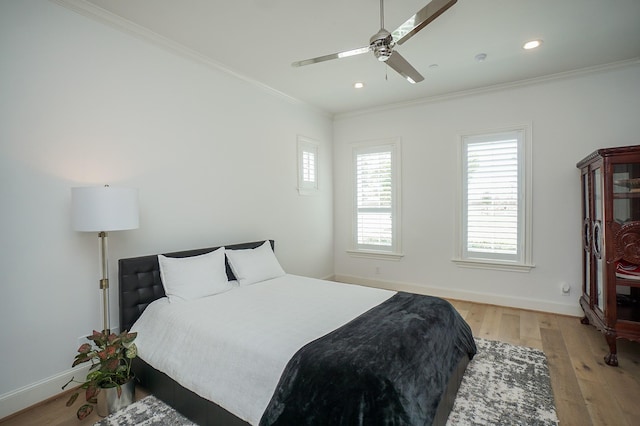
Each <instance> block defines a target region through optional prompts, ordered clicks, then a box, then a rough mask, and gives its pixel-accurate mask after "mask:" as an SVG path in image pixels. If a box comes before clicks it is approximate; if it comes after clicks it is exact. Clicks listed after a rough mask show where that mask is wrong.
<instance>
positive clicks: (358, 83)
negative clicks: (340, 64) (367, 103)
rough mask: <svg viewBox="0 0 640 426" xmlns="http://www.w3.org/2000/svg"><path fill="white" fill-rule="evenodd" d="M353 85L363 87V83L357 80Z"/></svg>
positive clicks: (358, 87) (355, 87)
mask: <svg viewBox="0 0 640 426" xmlns="http://www.w3.org/2000/svg"><path fill="white" fill-rule="evenodd" d="M353 87H354V89H362V88H363V87H364V83H362V82H360V81H358V82H356V83H353Z"/></svg>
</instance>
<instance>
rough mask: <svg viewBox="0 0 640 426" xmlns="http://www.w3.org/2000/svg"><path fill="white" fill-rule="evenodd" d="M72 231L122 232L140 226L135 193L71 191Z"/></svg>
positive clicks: (103, 188) (107, 188) (89, 189)
mask: <svg viewBox="0 0 640 426" xmlns="http://www.w3.org/2000/svg"><path fill="white" fill-rule="evenodd" d="M71 211H72V223H73V229H75V230H76V231H83V232H101V231H124V230H127V229H136V228H138V226H139V213H138V190H137V189H133V188H112V187H110V186H95V187H83V188H71Z"/></svg>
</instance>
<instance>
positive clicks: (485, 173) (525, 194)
mask: <svg viewBox="0 0 640 426" xmlns="http://www.w3.org/2000/svg"><path fill="white" fill-rule="evenodd" d="M528 138H529V128H528V127H527V126H523V127H518V128H513V129H509V130H505V131H500V132H496V133H490V134H476V135H466V136H463V137H462V138H461V163H460V164H461V172H462V173H461V198H460V208H459V218H460V222H459V224H460V226H459V228H458V231H457V232H458V234H459V239H458V256H457V258H456V259H454V260H456V261H457V262H459V263H460V264H461V265H462V266H481V267H498V268H499V269H510V270H522V271H525V270H529V269H530V268H531V267H533V265H532V264H531V220H530V216H531V188H530V186H531V176H530V173H531V171H530V170H531V166H530V161H531V154H530V144H529V143H528V142H527V140H528ZM480 264H482V265H484V266H482V265H480ZM491 265H493V266H491Z"/></svg>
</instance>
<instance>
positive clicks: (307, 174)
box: [298, 136, 318, 195]
mask: <svg viewBox="0 0 640 426" xmlns="http://www.w3.org/2000/svg"><path fill="white" fill-rule="evenodd" d="M317 190H318V143H317V142H315V141H313V140H311V139H308V138H305V137H302V136H299V137H298V192H299V193H300V194H301V195H308V194H311V193H313V192H315V191H317Z"/></svg>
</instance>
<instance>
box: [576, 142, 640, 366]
mask: <svg viewBox="0 0 640 426" xmlns="http://www.w3.org/2000/svg"><path fill="white" fill-rule="evenodd" d="M577 167H578V168H579V169H580V171H581V184H582V246H583V250H582V258H583V262H582V264H583V273H582V275H583V283H582V296H581V298H580V306H581V307H582V310H583V311H584V314H585V316H584V318H583V319H582V323H583V324H592V325H594V326H595V327H596V328H598V329H599V330H600V331H602V332H603V333H604V335H605V338H606V341H607V344H608V345H609V353H608V354H607V355H606V356H605V357H604V359H605V362H606V363H607V364H608V365H612V366H616V365H618V356H617V348H616V340H617V339H619V338H625V339H629V340H635V341H640V276H638V277H637V279H633V278H629V277H632V276H633V271H631V272H629V273H625V272H624V271H622V270H621V269H620V267H621V266H623V265H624V266H625V267H626V268H627V269H631V270H633V268H634V265H639V268H638V269H639V271H640V145H637V146H626V147H620V148H604V149H599V150H597V151H595V152H593V153H592V154H591V155H589V156H587V157H586V158H584V159H583V160H582V161H580V162H579V163H578V164H577ZM617 270H618V273H617V272H616V271H617ZM621 275H622V276H621Z"/></svg>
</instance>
